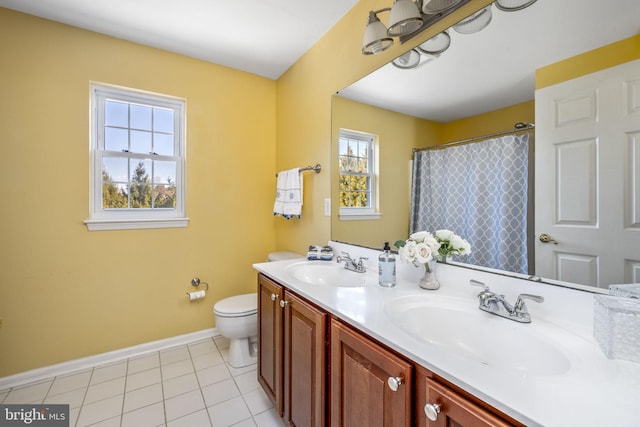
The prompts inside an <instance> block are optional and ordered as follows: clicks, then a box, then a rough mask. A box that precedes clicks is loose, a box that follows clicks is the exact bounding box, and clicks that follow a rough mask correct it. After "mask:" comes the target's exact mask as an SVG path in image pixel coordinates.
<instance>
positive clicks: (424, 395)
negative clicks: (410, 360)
mask: <svg viewBox="0 0 640 427" xmlns="http://www.w3.org/2000/svg"><path fill="white" fill-rule="evenodd" d="M415 402H416V407H415V418H416V421H417V422H416V426H417V427H427V426H428V427H436V426H437V427H449V426H452V427H456V426H473V427H507V426H524V424H520V423H518V422H517V421H515V420H513V419H510V418H509V417H507V416H506V415H502V414H500V415H499V414H498V412H497V411H496V410H495V409H494V408H491V407H490V406H488V405H486V404H485V403H483V402H481V401H480V400H478V399H477V398H475V397H473V396H472V395H470V394H468V393H466V392H464V391H462V390H455V389H454V388H453V386H449V385H446V384H445V383H444V381H442V380H440V379H439V378H436V377H435V376H434V374H433V373H432V372H431V371H429V370H427V369H425V368H423V367H421V366H416V399H415Z"/></svg>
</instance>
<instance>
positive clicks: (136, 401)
mask: <svg viewBox="0 0 640 427" xmlns="http://www.w3.org/2000/svg"><path fill="white" fill-rule="evenodd" d="M162 400H163V399H162V384H160V383H157V384H151V385H149V386H146V387H143V388H139V389H137V390H133V391H130V392H127V393H125V395H124V409H123V410H124V412H131V411H133V410H135V409H140V408H142V407H145V406H149V405H151V404H153V403H158V402H162Z"/></svg>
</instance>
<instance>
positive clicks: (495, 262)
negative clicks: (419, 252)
mask: <svg viewBox="0 0 640 427" xmlns="http://www.w3.org/2000/svg"><path fill="white" fill-rule="evenodd" d="M528 156H529V135H528V134H524V135H521V136H515V135H509V136H503V137H500V138H493V139H488V140H486V141H481V142H475V143H471V144H466V145H459V146H453V147H449V148H443V149H435V150H422V151H416V152H415V153H414V161H413V174H412V179H411V181H412V182H411V220H410V231H411V233H414V232H416V231H421V230H426V231H431V232H434V231H435V230H439V229H448V230H451V231H453V232H455V233H456V234H458V235H460V236H462V237H463V238H465V239H467V240H468V241H469V243H470V244H471V254H469V255H465V256H454V259H453V260H455V261H459V262H464V263H468V264H474V265H480V266H484V267H490V268H495V269H499V270H506V271H512V272H518V273H523V274H527V272H528V262H527V203H528V201H527V193H528Z"/></svg>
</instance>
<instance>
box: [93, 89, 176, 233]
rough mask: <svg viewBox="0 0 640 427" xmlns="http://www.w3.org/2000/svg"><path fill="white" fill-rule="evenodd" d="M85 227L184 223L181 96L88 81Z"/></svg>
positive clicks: (158, 225)
mask: <svg viewBox="0 0 640 427" xmlns="http://www.w3.org/2000/svg"><path fill="white" fill-rule="evenodd" d="M91 112H92V120H91V157H92V159H91V181H92V182H91V218H90V219H89V220H87V221H85V223H86V224H87V227H88V228H89V230H105V229H131V228H165V227H184V226H186V224H187V222H188V218H185V210H184V198H185V194H184V193H185V177H184V168H185V162H184V159H185V141H184V139H185V138H184V132H185V131H184V122H185V120H184V115H185V101H184V100H182V99H178V98H173V97H169V96H165V95H158V94H152V93H148V92H142V91H137V90H133V89H125V88H121V87H114V86H108V85H102V84H93V85H92V86H91Z"/></svg>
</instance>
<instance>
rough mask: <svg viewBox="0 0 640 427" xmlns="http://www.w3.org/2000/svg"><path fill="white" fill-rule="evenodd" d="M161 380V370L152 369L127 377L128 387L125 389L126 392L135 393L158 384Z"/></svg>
mask: <svg viewBox="0 0 640 427" xmlns="http://www.w3.org/2000/svg"><path fill="white" fill-rule="evenodd" d="M161 380H162V376H161V375H160V368H152V369H149V370H146V371H142V372H138V373H135V374H133V375H127V385H126V387H125V389H126V391H133V390H137V389H139V388H143V387H146V386H149V385H152V384H158V383H160V382H161Z"/></svg>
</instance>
